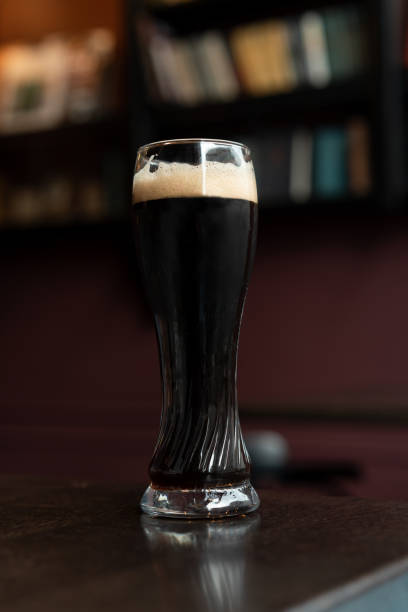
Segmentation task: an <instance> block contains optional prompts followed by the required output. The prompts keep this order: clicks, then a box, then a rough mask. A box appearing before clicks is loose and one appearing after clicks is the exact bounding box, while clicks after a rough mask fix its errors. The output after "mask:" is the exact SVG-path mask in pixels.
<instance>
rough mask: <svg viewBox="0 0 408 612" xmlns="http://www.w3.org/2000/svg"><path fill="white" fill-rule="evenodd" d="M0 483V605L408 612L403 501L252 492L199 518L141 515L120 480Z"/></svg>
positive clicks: (85, 610)
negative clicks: (254, 506) (240, 506)
mask: <svg viewBox="0 0 408 612" xmlns="http://www.w3.org/2000/svg"><path fill="white" fill-rule="evenodd" d="M0 489H1V493H0V537H1V544H0V585H1V591H0V609H1V610H2V612H22V611H24V612H25V611H30V612H31V611H33V612H37V611H41V612H48V611H53V612H55V611H59V612H65V611H74V612H93V611H98V612H103V611H105V610H106V611H107V610H109V611H115V612H125V611H126V612H130V611H132V612H139V611H150V610H152V611H154V612H173V611H174V612H175V611H177V612H184V611H186V612H187V611H188V612H201V611H209V610H211V611H212V612H214V611H215V612H239V611H241V610H245V611H249V612H263V611H273V610H289V609H290V610H299V611H300V610H302V611H305V612H306V611H307V612H318V611H320V610H336V612H340V611H341V612H356V611H357V610H358V611H359V612H361V611H365V610H367V612H377V610H378V611H381V612H403V611H405V610H408V579H407V575H408V560H407V558H406V555H408V504H407V503H397V502H395V503H394V502H384V501H381V502H375V501H367V500H361V499H356V498H342V497H323V496H310V495H309V496H307V495H304V494H300V493H298V494H296V493H292V494H287V493H285V494H284V493H279V492H271V491H261V492H260V493H261V501H262V506H261V510H260V511H259V512H258V513H256V514H253V515H250V516H247V517H242V518H238V519H230V520H225V521H211V522H207V521H178V520H163V519H151V518H149V517H147V516H142V515H141V513H140V511H139V507H138V501H139V497H140V494H141V489H139V490H138V489H136V488H133V487H131V486H128V487H124V486H120V487H119V486H118V487H115V486H107V485H103V486H102V485H101V486H97V485H90V484H88V483H86V482H71V483H55V482H45V481H39V480H35V479H27V478H16V477H0ZM404 572H407V574H406V573H404ZM384 598H385V599H384ZM404 598H405V599H404ZM384 601H386V602H387V603H386V605H384ZM370 602H371V603H370ZM381 602H382V603H381ZM356 606H357V607H356ZM377 606H382V607H377Z"/></svg>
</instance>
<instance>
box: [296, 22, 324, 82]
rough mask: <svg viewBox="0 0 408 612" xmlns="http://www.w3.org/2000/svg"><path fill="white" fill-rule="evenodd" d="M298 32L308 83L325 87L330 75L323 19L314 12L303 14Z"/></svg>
mask: <svg viewBox="0 0 408 612" xmlns="http://www.w3.org/2000/svg"><path fill="white" fill-rule="evenodd" d="M300 31H301V36H302V43H303V48H304V53H305V58H306V70H307V75H308V80H309V83H310V84H311V85H313V86H314V87H326V86H327V85H328V84H329V83H330V79H331V74H330V64H329V54H328V49H327V41H326V34H325V30H324V23H323V18H322V17H321V16H320V15H319V13H317V12H315V11H309V12H307V13H305V14H304V15H302V16H301V18H300Z"/></svg>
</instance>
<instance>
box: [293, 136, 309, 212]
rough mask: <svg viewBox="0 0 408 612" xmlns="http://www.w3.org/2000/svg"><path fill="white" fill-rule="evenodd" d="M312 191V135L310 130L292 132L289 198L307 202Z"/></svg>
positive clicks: (294, 200) (298, 201) (297, 201)
mask: <svg viewBox="0 0 408 612" xmlns="http://www.w3.org/2000/svg"><path fill="white" fill-rule="evenodd" d="M312 189H313V134H312V131H311V130H310V129H307V128H299V129H296V130H295V131H294V132H293V135H292V143H291V154H290V179H289V198H290V200H292V201H293V202H296V203H302V202H307V200H309V199H310V197H311V195H312Z"/></svg>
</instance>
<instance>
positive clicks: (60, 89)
mask: <svg viewBox="0 0 408 612" xmlns="http://www.w3.org/2000/svg"><path fill="white" fill-rule="evenodd" d="M92 3H93V4H95V7H96V6H99V3H96V2H91V3H90V5H91V4H92ZM117 4H118V3H117V2H116V0H104V1H103V2H102V4H101V9H102V11H103V14H101V15H100V14H98V13H95V14H92V11H91V10H89V9H91V8H92V7H91V6H90V5H89V6H87V7H85V8H84V7H83V5H82V4H81V3H80V2H79V0H74V2H72V3H70V5H65V6H64V7H62V6H61V5H60V4H59V3H58V2H53V1H52V0H51V1H48V2H43V1H40V2H39V3H38V2H37V3H36V2H34V0H28V1H27V2H24V3H22V2H21V0H16V2H11V1H9V0H5V3H4V6H2V10H1V12H2V18H3V22H4V23H3V24H2V26H1V27H0V159H1V165H0V229H1V230H3V239H4V237H5V230H7V233H8V234H10V235H12V236H13V237H14V238H16V236H17V235H18V234H19V232H20V233H21V230H23V233H24V240H26V239H27V231H29V232H31V233H33V232H32V230H35V232H38V231H41V233H42V235H43V237H45V234H51V233H52V232H54V231H55V230H57V229H59V230H60V234H61V230H63V229H64V228H69V229H73V228H75V229H76V230H78V229H79V228H81V231H82V230H83V229H84V228H86V227H88V228H90V229H92V227H98V226H100V227H101V228H103V227H106V225H107V224H108V222H111V223H113V225H115V224H116V223H117V221H118V220H120V219H123V217H124V214H125V211H126V208H127V204H128V192H127V186H128V184H129V181H130V165H129V160H130V152H129V149H130V147H129V138H128V133H129V115H128V112H127V105H126V96H125V95H124V90H123V80H124V75H123V64H124V46H123V33H122V32H121V19H122V20H124V9H123V4H122V3H120V4H121V8H120V10H119V11H117V10H116V8H117V7H116V5H117ZM41 11H43V12H41ZM37 13H38V14H37ZM123 29H124V28H123ZM50 230H52V232H50ZM44 233H45V234H44Z"/></svg>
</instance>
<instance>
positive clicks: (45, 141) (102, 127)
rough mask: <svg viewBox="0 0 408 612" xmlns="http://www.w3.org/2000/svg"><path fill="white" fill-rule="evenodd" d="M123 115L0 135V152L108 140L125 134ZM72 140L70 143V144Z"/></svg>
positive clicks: (124, 118)
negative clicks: (83, 141)
mask: <svg viewBox="0 0 408 612" xmlns="http://www.w3.org/2000/svg"><path fill="white" fill-rule="evenodd" d="M126 121H127V120H126V117H125V115H124V114H115V115H108V116H105V117H99V118H96V119H92V120H91V121H87V122H83V123H64V124H60V125H57V126H55V127H52V128H46V129H44V130H37V131H29V132H14V133H10V134H5V133H0V151H11V150H14V149H18V151H19V152H23V151H24V150H26V149H27V148H28V149H32V148H39V147H40V148H43V147H47V146H50V145H51V146H52V145H55V144H60V143H64V145H67V146H69V147H70V148H72V147H74V146H78V141H80V140H81V139H82V140H83V139H87V140H88V139H95V138H98V139H99V140H101V139H103V140H107V139H108V140H109V141H111V140H112V138H118V136H119V137H120V136H121V135H122V134H126ZM71 140H72V142H71Z"/></svg>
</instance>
